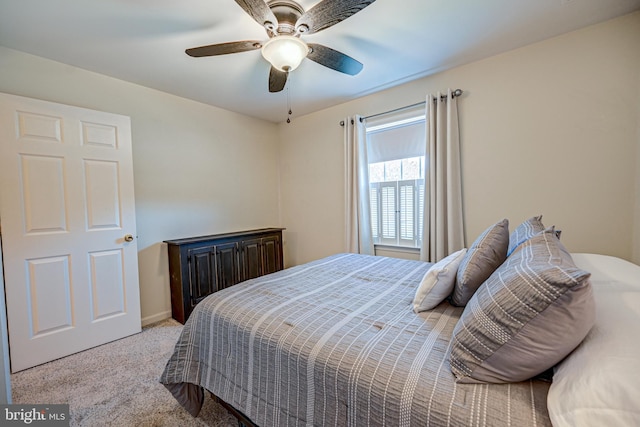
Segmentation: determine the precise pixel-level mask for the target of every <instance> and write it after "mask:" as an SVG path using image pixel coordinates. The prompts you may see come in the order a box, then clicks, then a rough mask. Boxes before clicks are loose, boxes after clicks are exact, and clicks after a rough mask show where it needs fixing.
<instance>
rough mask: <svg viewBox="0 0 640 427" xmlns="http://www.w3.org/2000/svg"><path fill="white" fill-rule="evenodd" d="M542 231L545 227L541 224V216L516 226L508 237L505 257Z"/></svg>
mask: <svg viewBox="0 0 640 427" xmlns="http://www.w3.org/2000/svg"><path fill="white" fill-rule="evenodd" d="M544 229H545V227H544V224H542V215H539V216H534V217H532V218H529V219H528V220H526V221H524V222H523V223H522V224H520V225H519V226H517V227H516V229H515V230H513V232H512V233H511V235H510V236H509V249H508V250H507V256H509V255H511V254H512V253H513V251H515V250H516V248H517V247H518V246H519V245H521V244H522V243H523V242H526V241H527V240H529V239H530V238H532V237H533V236H535V235H536V234H538V233H539V232H541V231H544ZM558 237H559V236H558Z"/></svg>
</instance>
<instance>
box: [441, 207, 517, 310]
mask: <svg viewBox="0 0 640 427" xmlns="http://www.w3.org/2000/svg"><path fill="white" fill-rule="evenodd" d="M508 246H509V220H507V219H506V218H505V219H503V220H501V221H499V222H497V223H495V224H494V225H492V226H491V227H489V228H487V229H486V230H485V231H484V232H483V233H482V234H481V235H480V236H478V238H477V239H476V240H475V242H473V244H472V245H471V247H470V248H469V250H468V251H467V253H466V254H465V256H464V258H463V259H462V262H461V263H460V267H458V274H457V276H456V284H455V286H454V288H453V294H452V295H451V298H450V302H451V304H453V305H457V306H459V307H463V306H465V305H466V304H467V302H468V301H469V299H471V297H472V296H473V293H474V292H475V291H476V289H478V288H479V287H480V285H482V283H483V282H484V281H485V280H487V278H489V276H491V273H493V272H494V271H495V269H496V268H498V267H499V266H500V264H502V263H503V262H504V260H505V259H506V258H507V247H508Z"/></svg>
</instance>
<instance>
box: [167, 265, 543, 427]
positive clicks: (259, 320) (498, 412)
mask: <svg viewBox="0 0 640 427" xmlns="http://www.w3.org/2000/svg"><path fill="white" fill-rule="evenodd" d="M431 265H432V264H429V263H425V262H421V261H410V260H401V259H396V258H386V257H379V256H377V257H374V256H368V255H359V254H337V255H333V256H330V257H327V258H324V259H321V260H317V261H313V262H310V263H308V264H304V265H300V266H296V267H292V268H289V269H286V270H282V271H279V272H276V273H273V274H270V275H267V276H263V277H260V278H257V279H253V280H250V281H247V282H244V283H241V284H238V285H235V286H233V287H231V288H227V289H225V290H222V291H220V292H216V293H214V294H212V295H210V296H209V297H207V298H206V299H205V300H203V301H202V302H201V303H199V304H198V305H197V306H196V308H195V310H194V312H193V313H192V314H191V317H190V318H189V320H188V321H187V323H186V324H185V326H184V329H183V332H182V334H181V336H180V338H179V341H178V343H177V344H176V347H175V351H174V353H173V355H172V357H171V358H170V360H169V361H168V363H167V365H166V368H165V370H164V372H163V374H162V376H161V378H160V381H161V382H162V383H163V384H165V386H167V388H168V389H169V390H170V391H171V392H172V393H173V394H174V396H175V397H176V399H177V400H178V401H179V402H180V403H182V404H183V405H184V406H185V408H186V409H187V410H189V411H190V412H191V413H192V414H193V415H197V413H198V411H199V409H200V406H201V402H202V400H201V399H202V395H203V394H202V390H208V391H210V392H211V393H213V394H215V395H216V396H218V397H219V398H220V399H222V400H224V401H225V402H227V403H228V404H230V405H231V406H233V407H234V408H236V409H237V410H239V411H240V412H242V413H244V414H245V415H246V416H247V417H248V418H249V419H251V420H253V422H254V423H256V424H257V425H260V426H302V425H307V426H328V425H334V426H355V425H370V426H518V427H520V426H548V425H551V423H550V421H549V415H548V412H547V406H546V399H547V393H548V390H549V385H550V383H549V382H547V381H544V380H541V379H534V380H529V381H524V382H519V383H510V384H458V383H456V382H455V381H454V376H453V374H452V373H451V370H450V366H449V362H448V356H447V355H448V347H449V341H450V339H451V335H452V332H453V329H454V327H455V325H456V323H457V321H458V319H459V317H460V315H461V313H462V310H463V309H462V308H460V307H454V306H452V305H450V304H449V303H448V302H446V301H445V302H443V303H441V304H440V305H438V306H437V307H436V308H434V309H433V310H430V311H427V312H423V313H419V314H416V313H414V312H413V310H412V302H413V297H414V295H415V292H416V288H417V286H418V284H419V283H420V281H421V279H422V277H423V276H424V274H425V273H426V272H427V270H428V269H429V267H430V266H431Z"/></svg>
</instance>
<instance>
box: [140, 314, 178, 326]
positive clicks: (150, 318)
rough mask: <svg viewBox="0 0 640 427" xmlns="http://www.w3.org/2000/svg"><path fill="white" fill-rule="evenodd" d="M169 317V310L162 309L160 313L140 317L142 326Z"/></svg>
mask: <svg viewBox="0 0 640 427" xmlns="http://www.w3.org/2000/svg"><path fill="white" fill-rule="evenodd" d="M170 317H171V310H168V311H163V312H162V313H157V314H154V315H152V316H147V317H143V318H142V326H147V325H150V324H152V323H156V322H159V321H161V320H164V319H168V318H170Z"/></svg>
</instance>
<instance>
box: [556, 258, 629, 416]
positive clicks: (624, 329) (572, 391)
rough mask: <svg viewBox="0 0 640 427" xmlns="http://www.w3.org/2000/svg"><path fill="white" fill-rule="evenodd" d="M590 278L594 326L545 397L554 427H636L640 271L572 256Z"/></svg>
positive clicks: (613, 262)
mask: <svg viewBox="0 0 640 427" xmlns="http://www.w3.org/2000/svg"><path fill="white" fill-rule="evenodd" d="M572 256H573V259H574V261H575V263H576V264H577V265H578V266H579V267H580V268H583V269H585V270H587V271H590V272H591V273H592V275H591V285H592V288H593V293H594V297H595V301H596V323H595V325H594V327H593V328H592V329H591V331H590V332H589V334H588V335H587V337H586V338H585V339H584V341H583V342H582V344H580V345H579V346H578V348H576V349H575V350H574V351H573V353H571V354H570V355H569V356H567V358H566V359H565V360H563V361H562V362H561V363H559V364H558V366H557V367H556V368H555V373H554V375H553V382H552V383H551V387H550V388H549V395H548V396H547V407H548V410H549V416H550V418H551V422H552V423H553V425H554V427H565V426H566V427H568V426H580V427H600V426H607V427H611V426H640V406H638V405H639V402H640V339H638V336H640V267H639V266H637V265H635V264H632V263H630V262H627V261H624V260H621V259H619V258H614V257H609V256H604V255H592V254H573V255H572Z"/></svg>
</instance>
